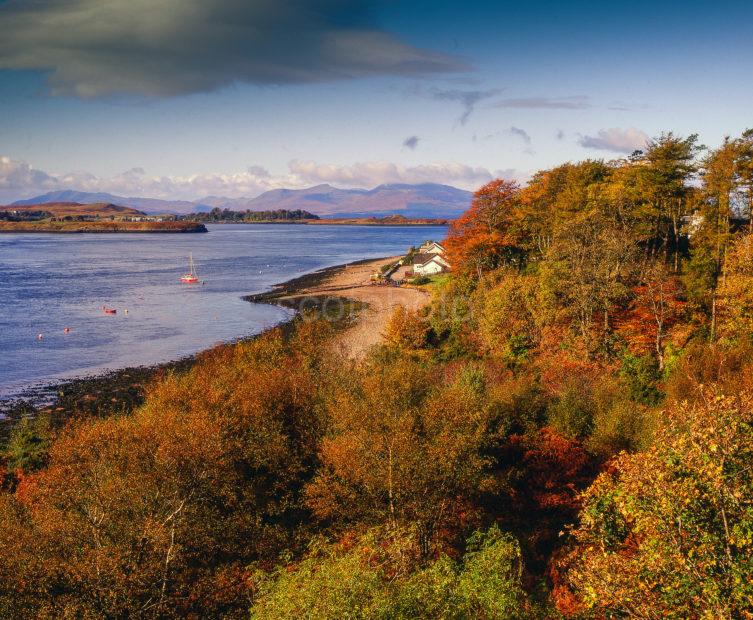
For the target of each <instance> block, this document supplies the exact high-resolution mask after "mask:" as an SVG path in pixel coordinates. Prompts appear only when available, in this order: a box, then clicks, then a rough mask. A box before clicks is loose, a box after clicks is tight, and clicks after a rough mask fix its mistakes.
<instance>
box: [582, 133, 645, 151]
mask: <svg viewBox="0 0 753 620" xmlns="http://www.w3.org/2000/svg"><path fill="white" fill-rule="evenodd" d="M648 140H649V137H648V135H647V134H646V133H645V132H643V131H641V130H640V129H636V128H635V127H631V128H630V129H620V128H618V127H613V128H612V129H601V130H599V132H598V133H597V134H596V135H595V136H581V137H580V139H579V140H578V143H579V144H580V145H581V146H582V147H585V148H587V149H600V150H602V151H612V152H614V153H632V152H633V151H635V150H638V149H645V148H646V143H647V142H648Z"/></svg>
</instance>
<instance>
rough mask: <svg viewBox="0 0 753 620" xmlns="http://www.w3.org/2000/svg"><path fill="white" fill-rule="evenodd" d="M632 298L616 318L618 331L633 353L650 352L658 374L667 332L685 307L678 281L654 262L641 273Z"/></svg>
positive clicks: (678, 319)
mask: <svg viewBox="0 0 753 620" xmlns="http://www.w3.org/2000/svg"><path fill="white" fill-rule="evenodd" d="M633 295H634V297H633V300H632V302H631V303H630V306H629V307H628V308H627V310H626V311H625V312H624V313H623V314H622V315H621V316H620V319H619V328H618V331H619V333H620V335H622V336H623V337H624V338H625V339H626V340H627V345H628V348H630V349H631V350H633V351H634V352H636V353H637V354H639V355H641V354H643V353H645V352H646V351H647V350H648V351H650V352H651V353H652V354H653V355H654V356H655V357H656V363H657V366H658V370H659V372H662V371H663V370H664V349H665V344H666V341H667V338H668V337H669V334H670V329H671V328H672V327H673V326H674V325H675V324H677V323H678V321H680V319H681V318H682V317H683V312H684V308H685V302H684V301H683V299H682V289H681V286H680V282H679V280H678V278H677V277H675V276H673V275H671V274H670V273H668V272H667V269H666V267H665V265H664V264H662V263H655V264H653V265H650V266H649V267H648V268H647V269H646V270H645V272H644V273H643V275H642V278H641V283H640V285H638V286H636V287H635V288H634V289H633Z"/></svg>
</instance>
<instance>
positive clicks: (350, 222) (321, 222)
mask: <svg viewBox="0 0 753 620" xmlns="http://www.w3.org/2000/svg"><path fill="white" fill-rule="evenodd" d="M451 221H452V220H449V219H426V218H421V219H412V220H411V219H406V220H404V221H399V220H397V221H396V220H388V221H384V220H380V219H378V218H377V219H375V218H368V217H367V218H336V219H335V218H333V219H326V218H320V219H318V220H284V219H279V220H249V221H237V220H217V221H207V222H202V223H203V224H212V225H214V224H220V225H232V224H236V225H237V224H243V225H248V226H250V225H254V224H285V225H289V226H292V225H298V226H326V225H328V224H332V225H334V226H449V224H450V222H451Z"/></svg>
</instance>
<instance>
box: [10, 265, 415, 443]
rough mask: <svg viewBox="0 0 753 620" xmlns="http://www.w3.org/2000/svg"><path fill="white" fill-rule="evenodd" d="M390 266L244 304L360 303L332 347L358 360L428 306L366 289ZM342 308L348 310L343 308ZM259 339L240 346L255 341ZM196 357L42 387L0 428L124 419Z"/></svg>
mask: <svg viewBox="0 0 753 620" xmlns="http://www.w3.org/2000/svg"><path fill="white" fill-rule="evenodd" d="M393 260H395V259H394V258H381V259H366V260H362V261H357V262H353V263H346V264H342V265H335V266H333V267H326V268H324V269H320V270H318V271H314V272H311V273H308V274H305V275H303V276H299V277H297V278H293V279H291V280H288V281H286V282H283V283H280V284H277V285H275V286H274V287H273V288H272V289H271V290H270V291H268V292H265V293H261V294H257V295H249V296H247V297H244V299H246V300H247V301H250V302H253V303H267V304H279V305H284V306H286V307H289V308H295V309H297V310H300V309H306V308H307V307H311V305H312V304H311V301H312V300H316V303H317V304H319V305H321V304H322V303H325V302H326V303H330V304H333V305H335V307H336V304H337V303H338V300H340V301H344V300H355V301H357V302H360V303H361V308H360V311H359V313H358V316H357V318H356V320H355V321H353V324H352V325H349V326H348V327H346V328H345V329H343V330H342V331H341V332H340V333H339V334H338V335H337V336H336V337H335V341H334V342H333V347H334V348H335V349H337V350H338V351H340V352H342V353H343V354H344V355H346V356H348V357H351V358H358V357H361V356H362V355H363V353H364V352H365V351H366V350H367V349H368V348H369V347H370V346H371V345H373V344H377V343H378V342H379V340H380V339H381V335H382V333H383V331H384V326H385V325H386V323H387V321H388V319H389V317H390V315H391V313H392V311H393V310H394V308H395V307H396V306H397V305H404V306H406V307H408V308H414V309H415V308H419V307H421V306H422V305H424V304H426V303H428V300H429V296H428V294H427V293H425V292H423V291H419V290H417V289H407V288H406V289H404V288H397V287H381V286H371V285H370V283H369V276H370V275H371V273H373V272H374V271H376V270H378V269H379V267H380V266H381V265H383V264H385V263H388V262H391V261H393ZM327 300H330V301H327ZM315 305H316V304H315ZM343 307H344V308H347V306H346V305H343ZM295 320H296V317H293V318H291V319H290V320H288V321H285V322H283V323H281V324H279V325H277V326H275V328H283V329H286V328H287V329H289V328H290V327H291V326H292V324H293V322H294V321H295ZM270 329H274V328H270ZM265 331H266V330H265ZM261 333H264V332H260V334H261ZM260 334H254V335H251V336H247V337H245V338H239V339H238V340H246V339H252V338H256V337H258V336H259V335H260ZM200 354H201V351H199V352H197V353H196V354H194V355H191V356H187V357H184V358H182V359H179V360H172V361H168V362H163V363H160V364H155V365H151V366H138V367H128V368H121V369H117V370H112V371H108V372H104V373H101V374H98V375H93V376H84V377H79V378H73V379H70V380H64V381H61V382H57V383H51V384H44V383H40V385H38V386H35V387H32V388H29V390H28V391H26V392H25V393H23V394H21V395H19V396H16V397H11V398H6V399H2V398H0V422H2V421H3V418H2V416H3V414H5V415H8V416H9V418H8V419H9V420H10V421H12V420H13V419H14V418H18V417H19V416H22V415H28V414H30V413H33V412H34V410H39V409H49V410H52V411H55V412H56V413H57V414H58V415H60V416H61V417H67V416H69V415H73V414H75V413H77V412H78V413H82V414H84V415H87V414H88V415H108V414H110V413H127V412H129V411H131V410H132V409H133V408H134V407H137V406H139V405H140V404H141V402H143V388H144V386H145V385H147V384H148V383H149V382H150V381H152V380H153V379H154V378H155V377H156V376H158V375H159V374H163V373H166V372H170V371H178V372H181V371H184V370H187V369H189V368H190V367H191V365H192V364H193V362H194V360H195V358H196V356H198V355H200ZM4 426H7V424H0V435H2V431H3V429H2V428H1V427H4Z"/></svg>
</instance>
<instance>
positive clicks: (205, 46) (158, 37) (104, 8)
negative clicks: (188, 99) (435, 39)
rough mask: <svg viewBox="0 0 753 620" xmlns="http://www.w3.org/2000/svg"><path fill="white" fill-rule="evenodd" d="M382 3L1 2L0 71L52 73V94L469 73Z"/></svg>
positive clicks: (166, 92) (154, 93)
mask: <svg viewBox="0 0 753 620" xmlns="http://www.w3.org/2000/svg"><path fill="white" fill-rule="evenodd" d="M377 2H378V0H371V1H362V2H347V1H346V0H289V1H286V2H281V1H280V0H108V1H103V0H35V1H34V2H25V1H22V0H10V1H9V2H5V3H3V2H0V69H21V70H39V71H44V72H46V73H47V75H48V80H49V85H50V91H51V92H52V93H53V94H62V95H74V96H78V97H101V96H109V95H120V94H126V95H140V96H147V97H166V96H172V95H181V94H186V93H195V92H206V91H212V90H215V89H218V88H222V87H224V86H228V85H231V84H233V83H236V82H246V83H250V84H290V83H306V82H319V81H330V80H342V79H353V78H360V77H368V76H378V75H396V76H423V75H428V74H434V73H442V72H453V71H461V70H465V69H467V67H466V66H465V65H464V63H463V62H461V61H460V60H459V59H458V58H456V57H454V56H449V55H446V54H440V53H436V52H432V51H429V50H424V49H420V48H417V47H414V46H411V45H409V44H407V43H405V42H402V41H400V40H399V39H398V38H397V37H395V36H393V35H391V34H390V33H388V32H385V31H383V30H380V29H379V28H378V27H377V26H376V22H375V19H374V17H373V11H372V9H373V8H375V5H376V4H377Z"/></svg>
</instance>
